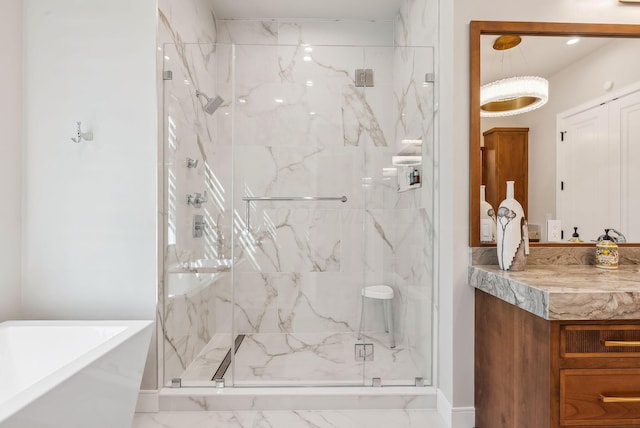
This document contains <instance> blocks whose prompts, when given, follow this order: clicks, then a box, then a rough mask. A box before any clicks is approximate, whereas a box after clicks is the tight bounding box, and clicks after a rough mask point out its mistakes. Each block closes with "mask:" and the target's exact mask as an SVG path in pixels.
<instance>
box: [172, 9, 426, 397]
mask: <svg viewBox="0 0 640 428" xmlns="http://www.w3.org/2000/svg"><path fill="white" fill-rule="evenodd" d="M254 25H255V24H254V23H250V24H247V23H242V22H234V21H229V22H224V21H223V22H221V23H219V31H222V30H221V29H222V28H223V27H224V31H223V33H224V34H227V35H229V37H230V39H231V40H241V41H245V42H244V43H224V42H220V43H217V44H192V45H190V44H183V45H179V46H176V45H173V44H167V45H165V46H164V48H163V49H164V51H163V57H164V58H165V61H164V70H165V71H168V70H170V71H172V73H171V74H172V75H173V78H172V79H171V80H164V86H163V99H164V105H163V109H164V123H163V127H164V131H163V135H164V141H163V157H164V162H163V164H164V172H163V173H164V217H163V218H164V220H165V221H164V227H165V242H164V248H165V253H164V257H163V259H164V278H163V286H162V287H161V295H160V298H161V302H160V303H161V305H162V310H161V321H162V332H163V338H162V340H161V342H162V355H161V361H162V365H163V369H162V383H163V385H165V386H171V385H172V382H173V385H174V386H175V385H180V386H182V387H185V386H212V387H215V386H217V387H220V386H221V385H224V386H225V387H243V386H372V385H374V386H378V385H381V386H388V385H407V386H413V385H418V386H423V385H429V384H430V383H431V382H432V380H433V377H432V371H433V370H432V355H433V348H432V327H433V324H432V319H433V291H434V279H433V278H434V265H433V260H434V257H433V235H434V232H433V219H434V216H433V213H434V207H433V200H434V188H435V184H434V180H433V177H434V175H433V174H434V136H433V135H434V129H433V124H434V119H433V115H434V82H433V81H425V75H431V76H433V73H434V50H433V48H432V47H429V46H404V45H394V44H393V43H385V42H382V41H387V40H392V39H393V38H392V37H391V36H392V35H393V25H392V23H390V22H371V23H367V24H366V26H365V27H366V31H365V32H366V34H370V36H366V35H362V34H355V33H354V35H350V34H351V32H354V31H355V30H354V29H353V28H352V27H353V25H352V23H349V22H344V23H342V22H337V23H336V22H332V23H328V22H327V23H322V24H317V23H315V24H305V23H302V24H298V23H296V24H292V23H282V24H274V23H272V22H271V23H269V24H268V25H269V26H270V28H272V29H274V28H275V27H278V28H276V29H275V30H274V32H275V31H276V30H278V31H279V34H280V35H281V40H280V41H279V40H275V39H274V38H273V37H272V36H273V34H272V32H261V31H257V30H256V28H257V27H255V26H254ZM278 25H279V26H278ZM305 25H309V28H310V29H309V32H308V33H307V29H306V27H305ZM323 26H324V27H326V29H325V31H324V34H325V35H326V37H325V38H326V40H325V41H323V40H322V39H323V38H322V36H321V34H322V33H323V32H322V31H321V30H322V28H323ZM338 27H340V29H341V31H340V32H337V33H336V29H337V28H338ZM294 30H295V31H299V32H300V34H303V36H297V35H296V36H295V37H294V38H291V37H289V38H288V39H287V37H285V36H286V34H288V33H287V31H288V32H292V34H293V32H294ZM382 33H384V34H388V35H390V36H389V37H380V34H382ZM331 34H333V36H331V37H329V35H331ZM335 34H340V37H342V38H343V39H344V40H341V41H340V44H337V42H336V40H337V36H336V35H335ZM365 36H366V37H365ZM367 37H369V39H370V42H368V43H364V42H363V40H364V41H367V40H369V39H367ZM286 40H291V41H292V42H291V43H288V42H287V41H286ZM300 40H304V43H303V42H300ZM358 73H360V74H362V75H364V76H365V78H363V79H365V80H363V82H364V83H367V82H369V83H368V84H359V80H360V79H359V78H358V77H357V76H358ZM363 73H364V74H363ZM367 76H370V77H367ZM193 87H198V88H199V91H198V92H196V93H194V91H193ZM200 90H201V91H202V92H200ZM205 93H209V94H219V95H217V96H216V97H214V98H209V97H208V96H206V95H205ZM199 98H202V99H204V106H203V105H202V101H201V100H199ZM223 99H224V100H227V101H226V102H224V103H223V101H222V100H223ZM216 110H217V112H216V114H215V115H212V113H213V112H214V111H216ZM408 155H411V156H412V163H411V164H410V165H409V164H408V165H395V164H394V162H393V159H394V157H397V156H408ZM185 159H191V160H192V162H191V163H186V162H185ZM196 161H197V162H196ZM402 183H404V184H402ZM195 192H200V193H203V194H206V195H207V197H206V200H205V201H204V202H203V203H202V204H200V206H196V205H195V204H192V203H191V204H189V203H187V195H193V194H195ZM196 231H197V232H199V233H198V234H196V233H195V232H196ZM375 285H380V286H385V287H377V288H370V289H368V291H366V292H365V291H363V290H364V288H365V287H368V286H375ZM374 291H380V292H379V293H374ZM382 291H384V293H382ZM365 296H366V297H365ZM363 299H366V301H365V302H363ZM363 303H364V306H363ZM385 310H386V312H385ZM384 314H387V317H386V318H387V319H388V320H390V322H387V323H386V324H387V325H386V326H385V322H384V320H385V316H383V315H384ZM361 329H362V334H360V331H359V330H361ZM389 329H393V330H392V331H386V330H389Z"/></svg>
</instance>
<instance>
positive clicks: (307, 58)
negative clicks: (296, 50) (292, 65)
mask: <svg viewBox="0 0 640 428" xmlns="http://www.w3.org/2000/svg"><path fill="white" fill-rule="evenodd" d="M302 59H304V60H305V61H311V55H305V56H304V58H302Z"/></svg>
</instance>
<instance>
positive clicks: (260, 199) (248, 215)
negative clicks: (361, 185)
mask: <svg viewBox="0 0 640 428" xmlns="http://www.w3.org/2000/svg"><path fill="white" fill-rule="evenodd" d="M242 200H243V201H244V202H245V203H246V206H245V216H244V218H245V225H246V227H245V230H246V231H247V232H249V231H250V222H251V202H270V201H278V202H282V201H290V202H303V201H340V202H347V197H346V196H336V197H323V196H245V197H243V198H242Z"/></svg>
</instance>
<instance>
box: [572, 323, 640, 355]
mask: <svg viewBox="0 0 640 428" xmlns="http://www.w3.org/2000/svg"><path fill="white" fill-rule="evenodd" d="M560 356H561V357H563V358H592V357H596V358H598V357H636V358H637V357H640V325H638V324H620V325H565V326H562V327H561V330H560Z"/></svg>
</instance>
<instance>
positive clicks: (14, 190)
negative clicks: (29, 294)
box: [0, 0, 22, 322]
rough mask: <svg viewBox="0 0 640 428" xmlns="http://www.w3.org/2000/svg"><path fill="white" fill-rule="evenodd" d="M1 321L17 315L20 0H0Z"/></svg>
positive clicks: (19, 181) (20, 101)
mask: <svg viewBox="0 0 640 428" xmlns="http://www.w3.org/2000/svg"><path fill="white" fill-rule="evenodd" d="M0 40H4V41H5V43H3V48H2V51H3V52H2V58H3V61H2V67H0V94H2V98H1V99H0V136H1V137H0V159H1V162H2V164H1V165H0V201H1V203H0V237H2V238H0V278H1V282H0V322H2V321H5V320H7V319H16V318H19V317H20V263H21V257H20V248H21V227H22V226H21V224H22V220H21V217H20V214H21V205H22V202H21V178H20V174H21V170H22V166H21V162H22V156H21V144H20V140H21V138H22V129H21V128H22V2H21V1H20V0H3V1H2V2H0Z"/></svg>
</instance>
